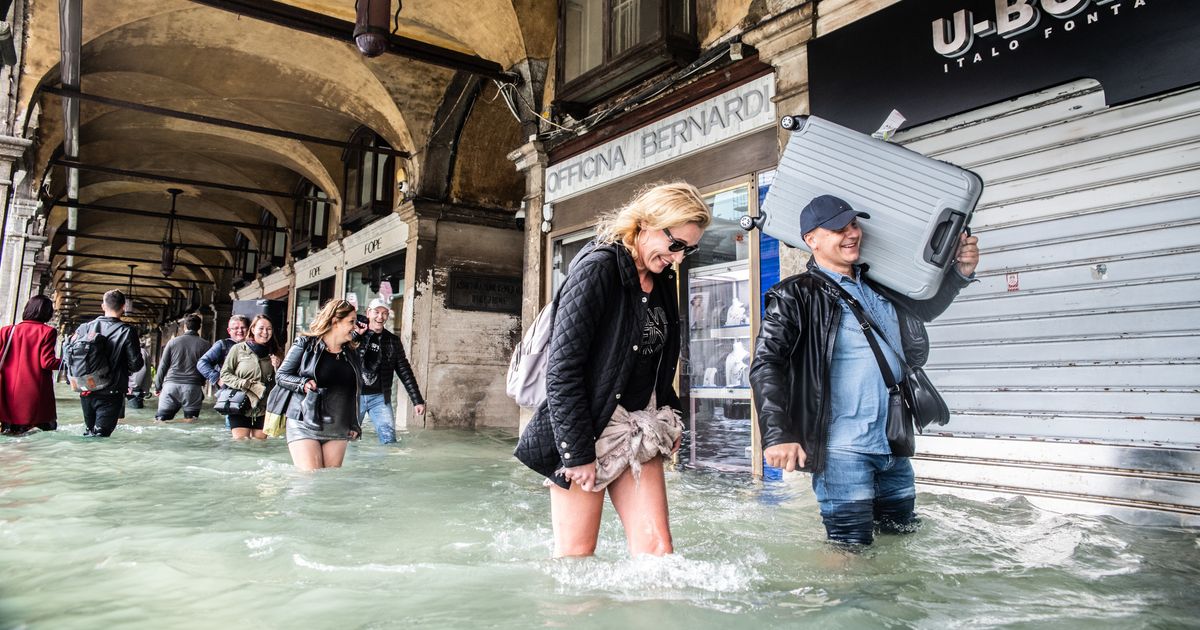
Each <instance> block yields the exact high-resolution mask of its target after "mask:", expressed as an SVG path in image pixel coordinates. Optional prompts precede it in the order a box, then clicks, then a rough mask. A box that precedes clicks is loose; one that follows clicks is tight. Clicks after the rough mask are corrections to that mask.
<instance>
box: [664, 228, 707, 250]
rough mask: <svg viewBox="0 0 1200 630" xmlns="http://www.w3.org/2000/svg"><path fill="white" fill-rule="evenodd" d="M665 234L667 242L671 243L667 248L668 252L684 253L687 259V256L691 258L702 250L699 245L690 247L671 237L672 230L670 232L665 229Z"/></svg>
mask: <svg viewBox="0 0 1200 630" xmlns="http://www.w3.org/2000/svg"><path fill="white" fill-rule="evenodd" d="M663 234H666V235H667V240H668V241H671V244H670V245H668V246H667V250H668V251H672V252H683V255H684V256H685V257H686V256H691V255H692V254H695V253H696V252H697V251H699V250H700V246H699V245H688V244H687V243H685V242H684V241H681V240H679V239H677V238H675V237H674V236H671V230H669V229H667V228H663Z"/></svg>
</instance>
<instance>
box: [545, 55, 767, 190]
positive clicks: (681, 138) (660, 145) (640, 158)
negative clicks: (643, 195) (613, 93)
mask: <svg viewBox="0 0 1200 630" xmlns="http://www.w3.org/2000/svg"><path fill="white" fill-rule="evenodd" d="M773 96H775V80H774V77H773V75H766V76H763V77H759V78H758V79H755V80H753V81H750V82H748V83H746V84H744V85H740V86H738V87H736V88H733V89H732V90H729V91H727V92H724V93H722V94H720V95H719V96H715V97H713V98H710V99H707V100H705V101H703V102H701V103H698V104H696V105H693V106H692V107H689V108H687V109H685V110H683V111H681V112H679V113H677V114H673V115H671V116H668V117H666V118H663V119H662V120H659V121H656V122H654V123H651V124H649V125H647V126H646V127H643V128H641V129H638V130H637V131H633V132H630V133H627V134H625V135H623V136H621V137H619V138H615V139H613V140H610V141H608V142H605V143H604V144H602V145H600V146H598V147H595V148H592V149H590V150H588V151H585V152H584V153H581V154H579V155H576V156H574V157H571V158H569V159H566V160H563V161H562V162H559V163H558V164H555V165H553V166H550V167H549V168H547V169H546V202H548V203H549V202H553V201H557V200H560V199H564V198H566V197H570V196H573V195H576V194H579V193H581V192H583V191H585V190H589V189H592V188H595V187H597V186H600V185H602V184H607V183H609V182H612V181H615V180H618V179H621V178H623V177H626V176H628V175H632V174H634V173H637V172H639V171H642V170H645V169H647V168H651V167H654V166H658V165H660V164H665V163H667V162H670V161H672V160H675V159H678V158H680V157H683V156H684V155H687V154H688V153H691V152H693V151H696V150H699V149H703V148H706V147H709V146H712V145H713V144H716V143H718V142H724V141H726V140H730V139H733V138H736V137H738V136H741V135H743V134H746V133H749V132H752V131H757V130H759V129H762V128H763V127H769V126H771V125H773V124H774V123H775V105H774V104H773V103H772V102H771V98H772V97H773Z"/></svg>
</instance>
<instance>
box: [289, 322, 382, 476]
mask: <svg viewBox="0 0 1200 630" xmlns="http://www.w3.org/2000/svg"><path fill="white" fill-rule="evenodd" d="M364 330H366V326H365V325H364V324H360V323H359V322H358V320H357V310H356V309H355V307H354V305H353V304H351V303H350V302H347V301H346V300H330V301H328V302H326V303H325V306H324V307H322V308H321V311H320V312H319V313H317V316H316V318H314V319H313V321H312V323H311V324H309V326H308V330H307V331H305V332H302V333H300V336H299V337H297V338H296V341H295V342H293V343H292V348H291V349H290V350H289V351H288V353H287V356H286V357H285V358H284V359H283V365H280V366H279V385H280V386H281V387H285V388H287V389H289V390H291V391H292V394H293V395H292V397H291V401H290V402H289V404H288V413H287V414H286V415H287V426H286V429H285V431H286V435H287V443H288V450H289V451H291V453H292V462H293V463H295V464H296V467H297V468H299V469H300V470H315V469H318V468H340V467H341V465H342V459H343V458H345V456H346V446H347V445H348V444H349V441H350V440H356V439H358V437H359V436H360V435H361V434H362V427H361V426H360V425H359V418H360V416H359V412H358V401H359V394H360V393H361V388H362V362H361V359H360V358H359V355H358V352H357V351H356V350H355V348H354V346H355V345H357V344H356V341H357V338H358V335H359V334H361V333H362V332H363V331H364Z"/></svg>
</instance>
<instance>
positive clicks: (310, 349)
mask: <svg viewBox="0 0 1200 630" xmlns="http://www.w3.org/2000/svg"><path fill="white" fill-rule="evenodd" d="M347 350H350V349H349V348H347ZM324 352H325V342H324V341H322V340H321V338H320V337H305V336H303V335H301V336H298V337H296V341H294V342H292V347H291V348H290V349H288V353H287V356H286V357H284V358H283V363H281V364H279V369H278V370H276V371H275V383H276V384H277V385H279V386H281V387H284V388H286V389H289V390H291V391H293V392H295V393H296V394H299V395H298V396H292V399H291V401H290V402H289V403H288V412H287V414H286V415H287V417H289V418H294V419H297V420H299V421H301V422H308V423H316V424H320V420H319V419H317V418H311V417H308V415H307V412H306V409H311V408H312V407H311V406H310V407H306V406H305V405H304V398H305V396H306V395H307V392H305V391H304V384H305V383H307V382H308V381H310V380H312V381H316V380H317V361H319V360H320V359H321V356H322V354H323V353H324ZM345 357H346V358H347V359H348V360H349V361H350V366H351V367H352V368H354V376H356V377H357V378H356V379H355V392H354V416H353V417H352V418H351V419H350V428H351V430H353V431H354V432H356V433H358V434H359V435H362V425H360V424H359V422H358V419H359V416H360V415H361V410H360V409H359V395H360V394H361V393H362V371H363V370H362V361H361V360H360V359H359V357H358V353H357V352H354V351H352V350H351V351H350V352H346V353H345ZM317 385H318V386H320V383H319V382H318V383H317Z"/></svg>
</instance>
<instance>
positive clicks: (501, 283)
mask: <svg viewBox="0 0 1200 630" xmlns="http://www.w3.org/2000/svg"><path fill="white" fill-rule="evenodd" d="M446 305H447V306H449V307H450V308H457V309H461V310H465V311H490V312H493V313H513V314H519V313H520V312H521V279H520V278H514V277H511V276H492V275H486V274H479V273H469V272H463V271H451V272H450V286H449V287H448V290H447V292H446Z"/></svg>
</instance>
